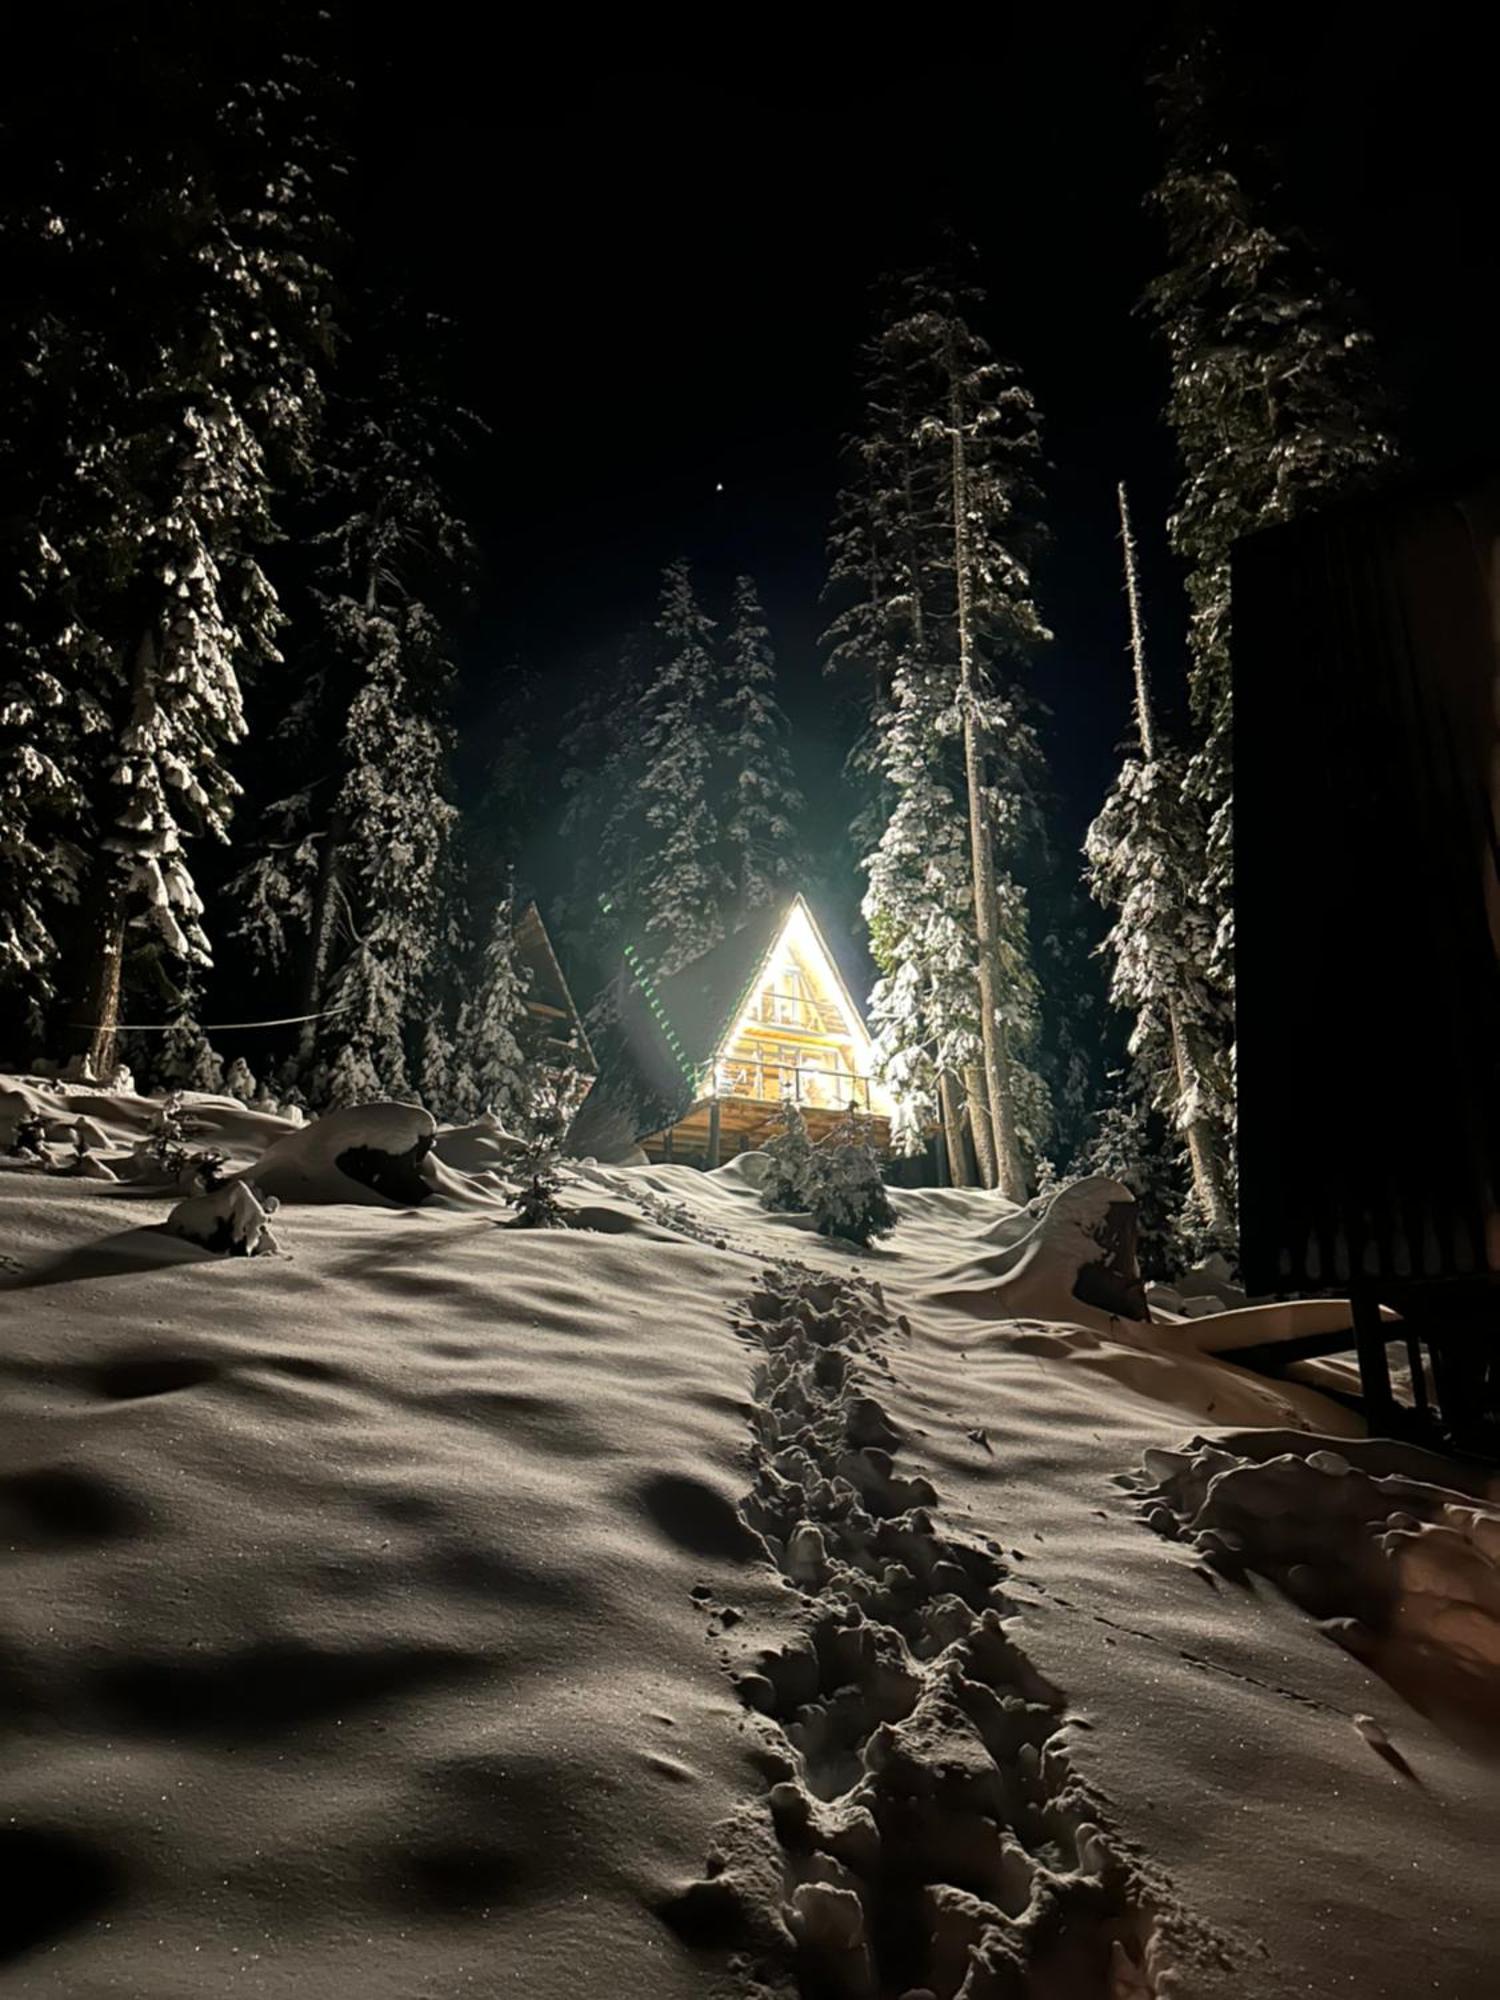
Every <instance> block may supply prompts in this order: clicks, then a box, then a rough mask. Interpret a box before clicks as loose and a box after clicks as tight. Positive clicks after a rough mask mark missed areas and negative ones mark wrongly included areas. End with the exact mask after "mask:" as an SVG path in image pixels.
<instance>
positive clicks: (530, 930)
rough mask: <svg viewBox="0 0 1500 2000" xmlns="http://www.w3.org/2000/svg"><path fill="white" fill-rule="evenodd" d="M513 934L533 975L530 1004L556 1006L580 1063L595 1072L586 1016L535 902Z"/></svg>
mask: <svg viewBox="0 0 1500 2000" xmlns="http://www.w3.org/2000/svg"><path fill="white" fill-rule="evenodd" d="M514 936H515V940H516V951H517V954H518V955H519V957H520V960H521V963H522V964H523V965H524V966H525V968H526V970H527V972H528V973H529V974H530V983H529V984H528V986H527V989H526V999H527V1004H528V1005H530V1004H531V1003H533V1002H536V1001H540V1002H541V1004H542V1005H543V1006H544V1007H553V1008H556V1010H557V1011H558V1013H559V1014H561V1015H562V1016H563V1017H564V1018H565V1020H566V1022H567V1024H568V1027H569V1029H570V1030H571V1039H572V1040H573V1043H574V1045H575V1047H576V1049H577V1052H578V1054H579V1056H580V1057H581V1058H582V1061H581V1063H580V1065H579V1066H580V1067H581V1068H583V1069H584V1070H586V1071H588V1072H589V1073H590V1074H592V1072H593V1071H594V1070H595V1069H596V1068H597V1067H598V1065H597V1064H596V1063H595V1061H594V1051H593V1050H592V1049H591V1048H590V1046H589V1038H588V1034H587V1032H586V1030H585V1028H584V1025H583V1017H582V1015H581V1014H580V1013H579V1011H578V1009H577V1007H576V1006H575V1005H574V1004H573V995H572V993H571V991H570V990H569V987H568V982H567V979H566V977H565V976H564V974H563V969H562V967H561V966H560V965H559V964H558V962H557V953H556V952H555V951H554V950H553V949H552V939H551V938H550V937H549V936H548V933H547V926H546V925H545V924H544V923H543V921H542V913H541V911H540V910H539V909H538V908H537V906H536V904H535V902H530V903H528V904H527V905H526V907H525V909H524V910H522V912H521V914H520V916H519V917H518V918H517V919H516V923H515V930H514Z"/></svg>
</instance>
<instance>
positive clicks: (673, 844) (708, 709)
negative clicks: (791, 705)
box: [634, 562, 732, 973]
mask: <svg viewBox="0 0 1500 2000" xmlns="http://www.w3.org/2000/svg"><path fill="white" fill-rule="evenodd" d="M713 633H714V624H713V620H712V619H711V618H709V617H708V616H707V614H706V613H705V612H704V611H703V610H702V608H701V607H700V605H699V603H698V599H697V595H696V593H695V592H694V589H693V580H692V575H691V572H690V571H689V568H688V565H687V564H686V563H685V562H674V563H669V564H668V565H667V568H666V571H665V573H664V574H663V577H662V593H661V610H660V613H659V615H658V617H657V621H656V637H657V654H656V657H657V669H656V673H655V675H654V676H653V679H652V682H651V685H650V686H649V687H648V688H647V690H646V693H645V695H644V697H643V699H642V702H641V706H640V711H639V727H640V746H641V779H640V810H641V816H642V818H643V820H644V822H645V834H646V838H645V841H644V843H643V850H644V851H643V858H642V861H641V864H640V867H639V870H638V873H637V877H636V883H635V891H634V893H635V898H636V903H637V908H638V910H639V912H640V915H641V920H642V921H641V935H642V937H643V939H644V949H645V951H646V954H647V956H648V957H649V959H650V961H651V963H652V964H653V966H654V968H655V969H656V970H657V971H659V972H662V973H670V972H674V971H676V970H677V968H678V967H679V966H682V965H686V964H687V963H688V962H689V961H690V960H692V959H695V958H698V957H701V955H702V954H703V953H704V952H706V951H709V950H711V949H712V947H713V946H714V945H716V944H717V943H718V941H719V939H720V938H721V937H723V935H724V932H725V929H726V927H727V926H726V914H727V911H728V907H729V902H730V896H731V893H732V889H731V883H730V880H729V874H728V870H727V869H726V867H725V866H724V861H723V850H722V844H721V841H720V837H719V829H720V799H719V797H718V795H717V792H716V789H715V780H716V777H717V775H718V772H719V769H720V764H719V758H718V756H717V751H718V747H719V744H718V734H717V732H718V724H719V716H718V714H717V712H716V710H717V695H718V680H719V677H718V672H717V668H716V665H715V659H714V637H713Z"/></svg>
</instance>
